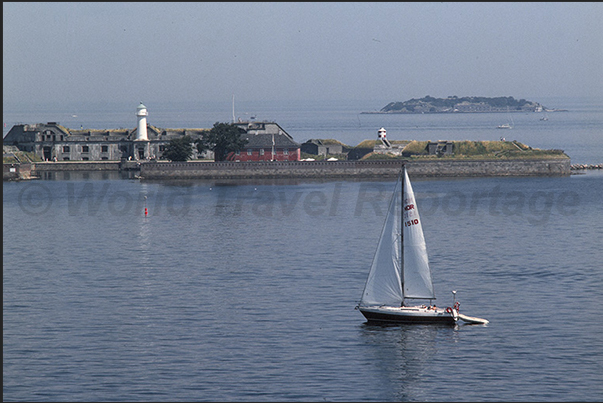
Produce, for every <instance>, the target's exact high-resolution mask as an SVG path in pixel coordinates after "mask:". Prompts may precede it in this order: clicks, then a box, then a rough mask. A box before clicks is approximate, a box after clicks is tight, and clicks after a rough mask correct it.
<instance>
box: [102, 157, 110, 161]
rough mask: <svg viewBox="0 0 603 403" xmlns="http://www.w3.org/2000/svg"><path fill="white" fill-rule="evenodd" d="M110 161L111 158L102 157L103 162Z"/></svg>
mask: <svg viewBox="0 0 603 403" xmlns="http://www.w3.org/2000/svg"><path fill="white" fill-rule="evenodd" d="M108 159H109V158H107V157H101V160H103V161H104V160H108Z"/></svg>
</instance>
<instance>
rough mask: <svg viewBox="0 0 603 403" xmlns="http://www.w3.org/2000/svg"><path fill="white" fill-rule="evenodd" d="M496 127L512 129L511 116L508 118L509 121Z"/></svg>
mask: <svg viewBox="0 0 603 403" xmlns="http://www.w3.org/2000/svg"><path fill="white" fill-rule="evenodd" d="M508 113H509V107H508V106H507V114H508ZM496 128H497V129H512V128H513V118H512V117H511V118H510V123H503V124H502V125H498V126H496Z"/></svg>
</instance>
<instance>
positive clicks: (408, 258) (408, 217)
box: [402, 167, 435, 299]
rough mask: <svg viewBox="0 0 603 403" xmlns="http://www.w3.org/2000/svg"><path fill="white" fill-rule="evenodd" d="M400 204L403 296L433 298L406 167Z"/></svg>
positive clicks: (420, 227) (425, 252) (427, 262)
mask: <svg viewBox="0 0 603 403" xmlns="http://www.w3.org/2000/svg"><path fill="white" fill-rule="evenodd" d="M402 205H403V206H404V207H403V215H402V234H403V243H404V249H403V256H404V264H403V278H402V281H403V288H404V298H421V299H435V293H434V291H433V284H432V281H431V270H430V269H429V259H428V258H427V247H426V245H425V237H424V236H423V227H422V224H421V218H420V217H419V210H417V203H416V201H415V194H414V192H413V190H412V186H411V184H410V179H409V178H408V173H407V172H406V167H405V168H404V195H403V200H402Z"/></svg>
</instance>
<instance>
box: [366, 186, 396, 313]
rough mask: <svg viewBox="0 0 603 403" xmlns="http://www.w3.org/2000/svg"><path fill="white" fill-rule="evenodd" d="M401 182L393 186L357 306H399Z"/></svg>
mask: <svg viewBox="0 0 603 403" xmlns="http://www.w3.org/2000/svg"><path fill="white" fill-rule="evenodd" d="M400 186H401V181H400V180H398V181H397V182H396V186H395V189H394V193H393V195H392V198H391V201H390V205H389V209H388V211H387V217H386V219H385V224H384V226H383V230H382V231H381V237H380V238H379V244H378V245H377V252H376V253H375V257H374V258H373V263H372V265H371V269H370V271H369V275H368V279H367V280H366V285H365V286H364V292H363V293H362V299H361V301H360V304H361V305H363V306H369V305H390V306H400V303H401V302H402V286H401V276H402V273H401V267H400V264H401V262H402V257H401V245H400V231H401V227H400V217H401V212H400V210H401V204H402V203H401V198H402V194H401V193H402V191H401V189H400Z"/></svg>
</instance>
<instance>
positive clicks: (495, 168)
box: [140, 158, 570, 180]
mask: <svg viewBox="0 0 603 403" xmlns="http://www.w3.org/2000/svg"><path fill="white" fill-rule="evenodd" d="M403 163H405V164H406V167H407V170H408V174H409V175H411V176H414V177H481V176H568V175H570V160H569V159H567V158H559V159H538V160H536V159H530V160H521V159H516V160H441V159H439V160H428V161H427V160H425V161H403V160H370V161H298V162H276V161H275V162H210V163H208V162H192V161H190V162H181V163H176V162H148V163H142V164H141V165H140V178H141V179H143V180H144V179H254V178H344V179H346V178H347V179H354V178H358V179H378V178H395V177H397V175H398V174H399V172H400V168H401V166H402V164H403Z"/></svg>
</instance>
